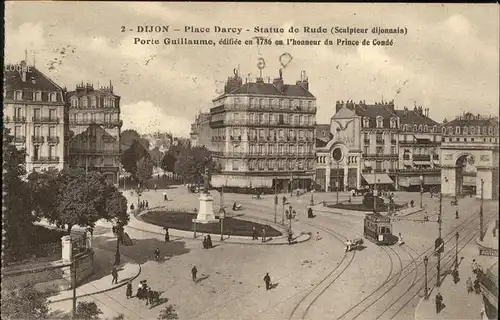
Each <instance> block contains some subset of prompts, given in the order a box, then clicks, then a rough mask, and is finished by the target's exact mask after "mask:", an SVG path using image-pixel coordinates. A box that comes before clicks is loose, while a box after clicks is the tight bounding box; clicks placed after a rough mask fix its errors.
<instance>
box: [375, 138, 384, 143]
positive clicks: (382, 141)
mask: <svg viewBox="0 0 500 320" xmlns="http://www.w3.org/2000/svg"><path fill="white" fill-rule="evenodd" d="M375 141H376V143H377V144H384V140H379V139H377V140H375Z"/></svg>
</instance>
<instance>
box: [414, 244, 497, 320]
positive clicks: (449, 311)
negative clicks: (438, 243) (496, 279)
mask: <svg viewBox="0 0 500 320" xmlns="http://www.w3.org/2000/svg"><path fill="white" fill-rule="evenodd" d="M460 255H461V256H463V260H462V262H461V263H460V267H459V275H460V282H458V283H457V284H455V283H454V282H453V276H452V275H451V274H448V275H446V277H444V279H442V283H441V287H440V288H439V290H438V289H437V288H436V287H433V286H432V285H431V286H430V287H429V300H424V298H422V299H421V300H420V302H419V303H418V305H417V308H416V309H415V320H429V319H450V320H460V319H467V320H474V319H478V320H479V319H481V308H482V304H481V303H482V295H481V294H475V293H474V292H472V293H470V294H468V293H467V289H466V284H465V283H466V280H467V278H468V277H470V278H471V279H472V281H474V279H475V275H474V273H473V272H472V269H471V263H472V259H476V261H477V262H478V264H479V265H480V266H481V267H482V268H483V269H486V268H487V267H489V266H490V265H491V264H492V263H494V260H495V258H492V257H484V256H478V250H477V244H476V243H475V242H472V243H470V244H469V245H467V247H466V248H464V250H462V251H461V252H460ZM443 271H444V270H443ZM433 281H434V284H435V278H433V279H432V280H430V281H429V283H433ZM438 291H439V292H441V295H442V296H443V303H444V304H445V308H444V309H443V310H442V311H441V312H440V313H439V314H436V304H435V298H436V294H437V293H438Z"/></svg>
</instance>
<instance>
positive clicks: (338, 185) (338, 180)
mask: <svg viewBox="0 0 500 320" xmlns="http://www.w3.org/2000/svg"><path fill="white" fill-rule="evenodd" d="M339 171H340V168H339V162H338V161H337V204H339V187H340V177H339Z"/></svg>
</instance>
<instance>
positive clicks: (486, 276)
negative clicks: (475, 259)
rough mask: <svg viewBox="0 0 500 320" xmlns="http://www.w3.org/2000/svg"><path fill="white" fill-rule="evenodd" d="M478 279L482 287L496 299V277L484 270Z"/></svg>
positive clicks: (489, 271)
mask: <svg viewBox="0 0 500 320" xmlns="http://www.w3.org/2000/svg"><path fill="white" fill-rule="evenodd" d="M479 279H480V280H479V281H480V283H481V284H482V285H483V287H484V288H486V289H487V290H488V291H489V292H490V293H492V294H494V295H495V297H497V298H498V277H497V276H495V275H494V274H493V272H491V270H486V272H485V273H483V274H482V276H481V277H479Z"/></svg>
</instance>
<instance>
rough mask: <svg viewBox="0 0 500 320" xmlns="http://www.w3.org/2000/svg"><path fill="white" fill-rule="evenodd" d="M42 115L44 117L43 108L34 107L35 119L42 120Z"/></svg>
mask: <svg viewBox="0 0 500 320" xmlns="http://www.w3.org/2000/svg"><path fill="white" fill-rule="evenodd" d="M41 117H42V114H41V110H40V109H39V108H35V109H33V118H34V120H38V121H40V119H41Z"/></svg>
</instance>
